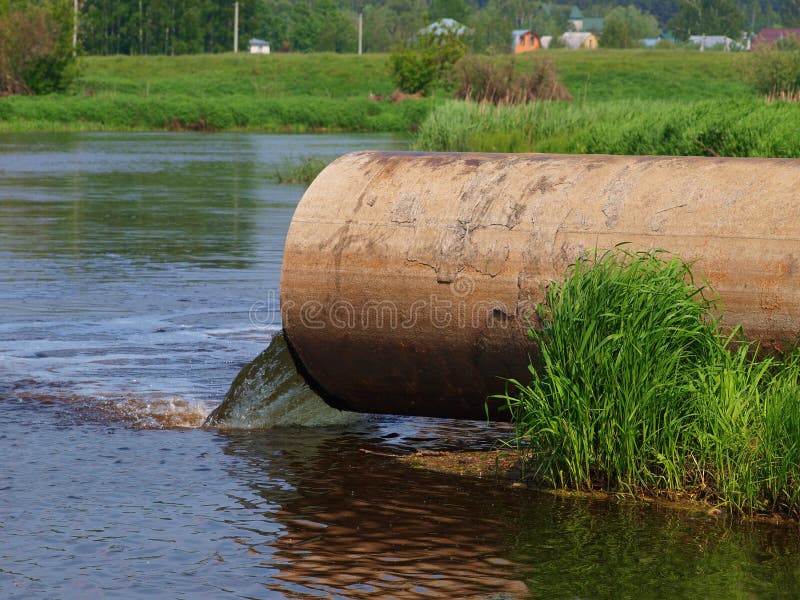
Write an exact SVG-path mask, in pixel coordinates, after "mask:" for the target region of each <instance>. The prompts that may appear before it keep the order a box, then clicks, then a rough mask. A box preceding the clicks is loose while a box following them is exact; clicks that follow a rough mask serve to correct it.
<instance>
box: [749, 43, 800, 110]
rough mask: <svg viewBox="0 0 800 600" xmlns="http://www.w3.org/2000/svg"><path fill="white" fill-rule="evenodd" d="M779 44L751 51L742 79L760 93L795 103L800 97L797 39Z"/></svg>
mask: <svg viewBox="0 0 800 600" xmlns="http://www.w3.org/2000/svg"><path fill="white" fill-rule="evenodd" d="M781 41H782V42H783V43H782V44H775V46H774V47H761V48H759V49H758V50H756V51H755V52H753V54H752V57H751V59H750V62H749V64H748V67H747V69H746V71H745V76H746V78H747V80H748V81H749V82H750V83H751V84H752V85H753V87H754V88H755V89H756V91H758V92H759V93H760V94H764V95H765V96H770V97H773V98H779V99H787V100H789V99H792V100H795V101H796V100H797V99H798V95H800V43H798V41H797V39H796V38H787V39H786V40H781Z"/></svg>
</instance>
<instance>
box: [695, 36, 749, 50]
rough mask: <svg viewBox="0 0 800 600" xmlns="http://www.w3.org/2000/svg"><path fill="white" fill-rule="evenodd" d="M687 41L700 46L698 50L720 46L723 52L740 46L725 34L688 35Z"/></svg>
mask: <svg viewBox="0 0 800 600" xmlns="http://www.w3.org/2000/svg"><path fill="white" fill-rule="evenodd" d="M689 42H690V43H691V44H696V45H697V46H700V50H710V49H712V48H722V49H723V50H725V52H728V51H729V50H732V49H733V50H738V49H739V48H740V47H741V46H740V45H739V44H737V43H736V42H734V41H733V40H732V39H731V38H729V37H728V36H726V35H690V36H689Z"/></svg>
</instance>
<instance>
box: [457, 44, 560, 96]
mask: <svg viewBox="0 0 800 600" xmlns="http://www.w3.org/2000/svg"><path fill="white" fill-rule="evenodd" d="M455 68H456V78H457V80H458V83H459V86H460V87H459V88H458V90H457V91H456V93H455V95H456V97H457V98H461V99H462V100H472V101H474V102H491V103H492V104H525V103H526V102H533V101H536V100H572V96H571V95H570V93H569V92H568V91H567V88H565V87H564V85H563V84H562V83H561V81H560V80H559V78H558V74H557V73H556V70H555V67H554V66H553V63H552V62H550V61H549V60H548V59H546V58H544V59H541V60H539V61H536V62H532V63H530V71H528V72H519V69H518V68H517V62H516V60H514V59H513V58H512V59H511V60H507V61H501V60H498V59H492V58H490V57H485V56H475V55H470V56H465V57H463V58H462V59H461V60H459V61H458V62H457V63H456V66H455Z"/></svg>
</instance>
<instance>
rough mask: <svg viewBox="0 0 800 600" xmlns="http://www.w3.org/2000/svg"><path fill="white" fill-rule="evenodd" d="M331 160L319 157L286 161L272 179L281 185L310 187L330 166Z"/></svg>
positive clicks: (277, 169) (273, 174) (274, 172)
mask: <svg viewBox="0 0 800 600" xmlns="http://www.w3.org/2000/svg"><path fill="white" fill-rule="evenodd" d="M329 162H330V161H329V160H328V159H326V158H322V157H319V156H306V157H301V158H295V159H294V160H291V159H286V160H284V161H283V163H282V164H281V165H280V166H279V167H278V168H276V169H275V170H274V171H273V173H272V177H273V179H275V180H276V181H278V182H280V183H297V184H301V185H305V186H308V185H310V184H311V182H312V181H314V180H315V179H316V178H317V175H319V174H320V173H321V172H322V170H323V169H324V168H325V167H327V166H328V164H329Z"/></svg>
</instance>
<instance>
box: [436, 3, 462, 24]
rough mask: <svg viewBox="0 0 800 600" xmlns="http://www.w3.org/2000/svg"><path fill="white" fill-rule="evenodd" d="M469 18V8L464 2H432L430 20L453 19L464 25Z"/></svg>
mask: <svg viewBox="0 0 800 600" xmlns="http://www.w3.org/2000/svg"><path fill="white" fill-rule="evenodd" d="M467 16H469V6H467V3H466V2H464V0H432V2H431V12H430V20H431V22H433V21H438V20H439V19H455V20H456V21H458V22H459V23H464V22H465V21H466V20H467Z"/></svg>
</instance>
